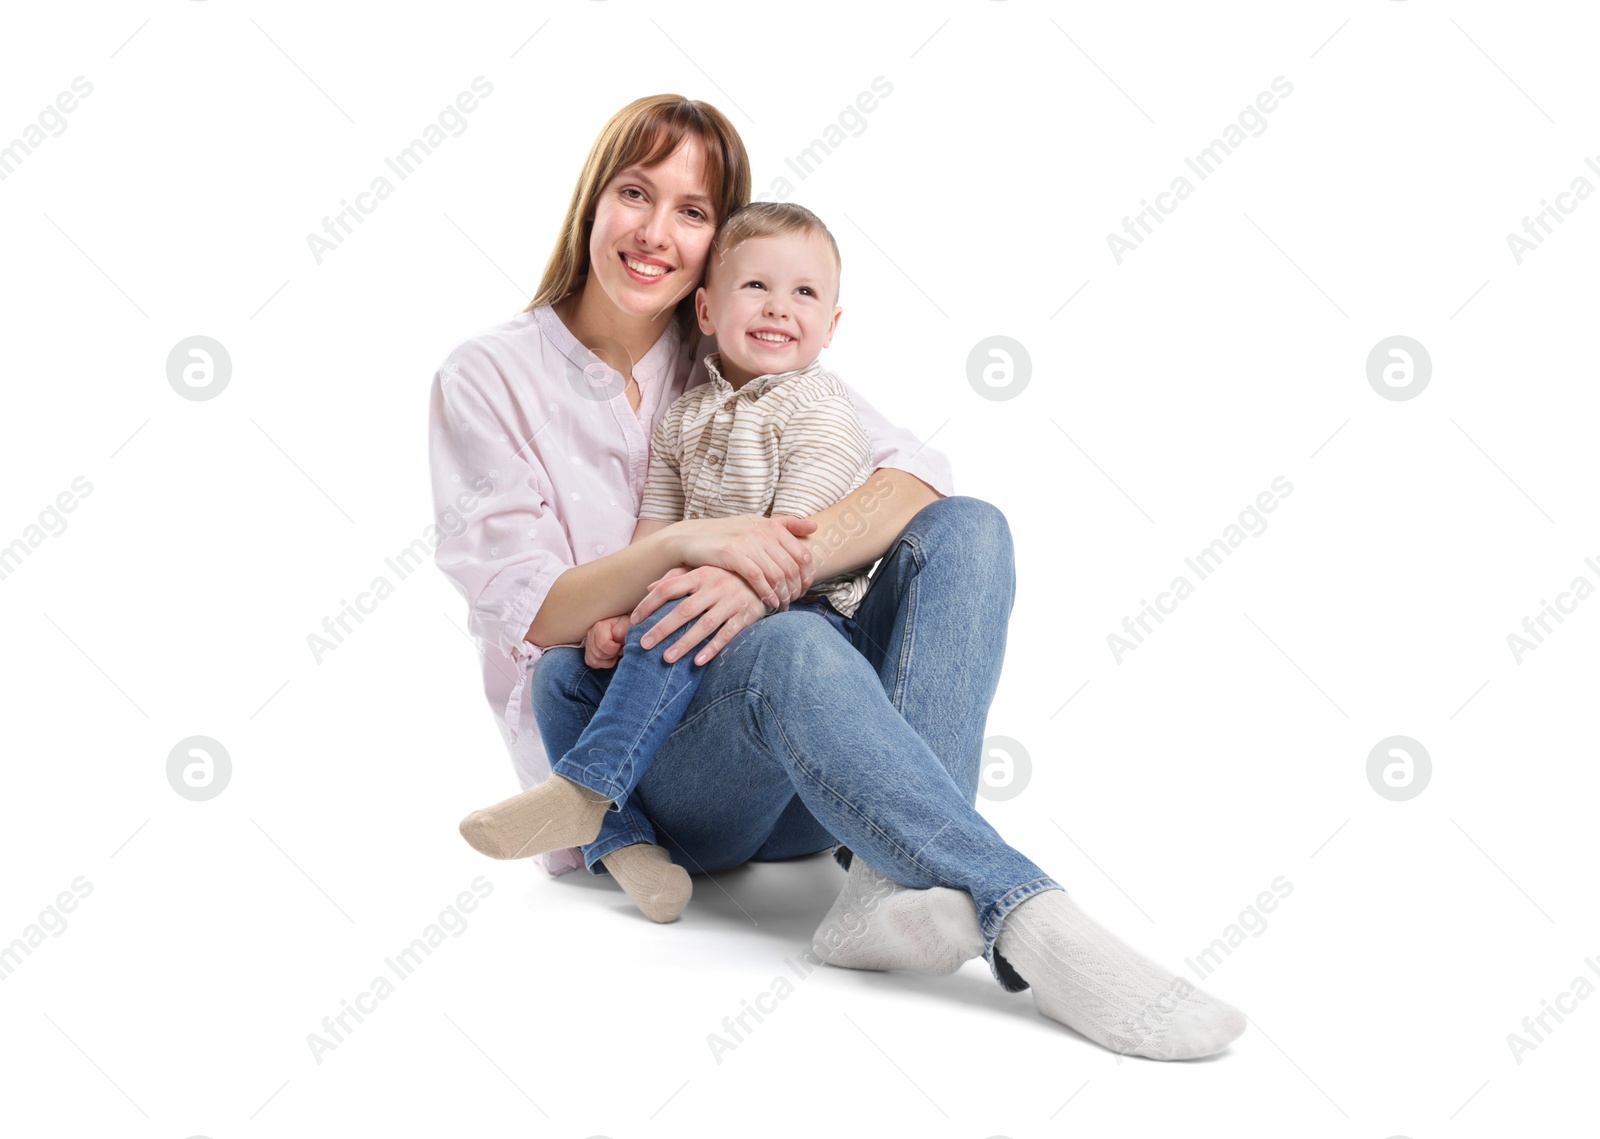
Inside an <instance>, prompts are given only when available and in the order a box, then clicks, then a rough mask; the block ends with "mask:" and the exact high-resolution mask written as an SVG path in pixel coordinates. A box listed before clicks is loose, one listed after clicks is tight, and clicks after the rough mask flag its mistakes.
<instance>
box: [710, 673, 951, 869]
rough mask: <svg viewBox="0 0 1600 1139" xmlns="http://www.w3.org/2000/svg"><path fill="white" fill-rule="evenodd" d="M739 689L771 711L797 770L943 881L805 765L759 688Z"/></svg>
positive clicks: (900, 851) (867, 825)
mask: <svg viewBox="0 0 1600 1139" xmlns="http://www.w3.org/2000/svg"><path fill="white" fill-rule="evenodd" d="M740 691H741V692H745V693H749V694H750V695H753V696H754V697H755V698H756V700H757V701H759V702H760V704H761V706H762V707H763V708H764V709H766V710H767V711H768V712H769V713H771V722H772V724H773V725H774V726H775V728H776V729H777V732H778V734H779V736H780V737H782V742H783V745H784V751H785V753H786V754H788V755H789V756H791V757H792V758H793V762H794V765H795V768H796V769H797V770H799V771H801V772H803V773H805V775H806V776H807V778H809V779H810V780H811V781H812V782H813V783H814V784H816V785H817V786H818V787H820V788H821V789H822V790H824V791H826V792H827V793H828V794H830V795H832V796H833V797H834V799H835V800H836V801H837V802H838V803H839V805H840V807H842V808H843V809H844V810H845V812H846V813H848V814H850V815H851V816H852V817H854V818H855V819H856V820H857V822H859V823H860V824H862V826H863V827H864V828H866V829H867V830H869V831H871V832H872V833H874V834H876V835H878V836H880V837H881V838H882V839H883V840H884V842H885V844H886V845H887V846H889V847H890V848H891V849H893V850H894V851H895V852H896V853H898V854H899V855H900V856H901V857H903V858H904V859H905V860H906V861H907V862H909V863H911V865H913V866H915V867H916V868H917V869H918V870H920V871H922V872H923V873H924V874H926V875H927V876H928V877H930V878H933V879H934V880H935V881H938V882H941V883H942V882H943V881H944V879H943V878H941V877H940V876H939V875H937V874H935V873H934V872H933V871H932V870H931V869H929V868H928V867H927V866H925V865H924V864H923V863H922V861H921V860H920V859H918V857H917V855H918V854H920V853H921V851H916V852H908V851H906V850H905V849H904V848H903V847H902V846H901V845H900V844H899V843H898V842H896V841H895V838H894V836H893V835H891V834H889V833H888V832H887V831H885V830H883V829H882V828H881V827H879V826H878V824H877V823H875V822H873V821H872V820H871V819H869V818H867V817H866V816H865V815H863V814H862V813H861V812H860V811H859V810H857V808H856V806H855V804H854V803H852V802H851V801H850V800H849V799H848V798H847V797H845V796H844V795H841V794H839V792H838V791H836V790H834V789H833V787H832V786H830V785H829V784H828V783H827V782H826V781H825V780H824V779H823V778H822V776H821V774H820V773H818V772H817V771H816V769H815V768H812V767H809V766H807V765H806V764H805V763H804V762H803V761H802V759H801V758H800V754H801V753H800V752H799V751H798V750H797V749H795V748H792V747H790V746H789V737H788V735H787V733H785V732H784V730H783V724H782V722H781V721H780V720H779V717H778V715H777V712H776V711H775V710H774V709H773V707H772V705H771V704H770V703H768V702H767V698H766V696H765V695H764V694H763V693H762V692H761V690H760V689H759V688H755V687H752V686H750V685H745V686H743V687H742V688H740ZM795 791H796V793H797V794H798V792H799V788H798V787H797V788H795ZM801 801H802V802H804V799H802V800H801ZM819 821H820V820H819ZM835 837H837V836H835ZM851 851H852V853H854V852H855V848H853V847H852V848H851Z"/></svg>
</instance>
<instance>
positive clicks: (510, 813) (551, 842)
mask: <svg viewBox="0 0 1600 1139" xmlns="http://www.w3.org/2000/svg"><path fill="white" fill-rule="evenodd" d="M610 807H611V800H610V799H607V798H606V797H605V796H603V795H601V794H600V793H599V792H598V791H591V790H589V788H587V787H584V786H581V785H579V784H577V783H574V782H573V781H572V780H570V779H567V778H565V777H563V776H560V775H552V776H550V778H549V779H546V780H545V781H544V782H543V783H541V784H539V785H538V786H537V787H530V788H529V789H528V790H526V791H523V792H522V793H521V794H518V795H513V796H511V798H509V799H504V800H502V801H501V802H498V803H496V804H495V805H494V806H492V807H484V808H483V809H482V810H480V811H473V812H472V814H470V815H468V816H467V817H466V818H464V819H462V820H461V837H462V838H464V839H466V840H467V842H468V843H470V844H471V846H472V848H473V849H474V850H480V851H482V852H483V853H484V854H487V855H488V856H489V857H490V858H529V857H531V856H533V855H535V854H543V853H545V851H548V850H560V849H561V848H562V847H568V846H582V845H583V844H584V843H586V842H593V841H594V840H595V838H596V837H598V836H599V834H600V824H601V823H602V822H604V821H605V816H606V811H607V810H608V809H610Z"/></svg>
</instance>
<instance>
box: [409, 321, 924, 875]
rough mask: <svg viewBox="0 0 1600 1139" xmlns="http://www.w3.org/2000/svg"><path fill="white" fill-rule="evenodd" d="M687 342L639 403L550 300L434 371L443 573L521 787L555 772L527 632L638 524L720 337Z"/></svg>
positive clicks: (901, 450) (570, 862) (643, 385)
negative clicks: (531, 704) (567, 583)
mask: <svg viewBox="0 0 1600 1139" xmlns="http://www.w3.org/2000/svg"><path fill="white" fill-rule="evenodd" d="M694 339H695V340H696V342H697V343H696V344H695V345H694V347H693V348H692V349H686V348H685V347H684V346H683V344H682V341H681V338H680V336H679V334H678V331H677V326H676V324H675V323H674V324H672V325H669V326H668V328H667V331H666V332H664V333H662V335H661V338H660V339H659V340H657V341H656V343H655V345H654V346H653V347H652V348H651V349H650V350H649V351H648V352H646V353H645V355H644V357H643V358H642V359H641V360H639V361H638V362H637V363H636V364H635V365H634V367H633V378H634V381H635V382H636V383H637V384H638V387H639V409H638V411H637V412H635V411H634V409H633V407H632V406H631V405H630V404H629V403H628V398H627V395H626V392H625V390H624V387H625V384H624V383H623V380H622V377H621V375H620V374H619V373H617V372H615V371H613V370H612V369H610V368H609V367H607V366H606V365H605V364H604V363H603V362H602V361H601V360H600V358H599V357H597V356H596V355H595V354H594V353H593V352H591V351H589V349H587V348H585V347H584V346H583V345H582V344H581V343H580V342H579V341H578V340H577V338H576V337H574V336H573V335H572V333H571V332H570V331H568V329H567V327H566V325H565V324H563V323H562V322H561V319H560V318H559V317H558V316H556V314H555V311H554V310H553V309H551V308H550V307H549V306H548V305H543V306H540V307H539V308H536V309H534V310H533V311H532V312H525V313H519V314H518V315H517V316H515V317H513V318H512V319H511V320H508V321H505V322H504V323H502V324H497V325H494V326H492V327H490V328H487V329H485V330H484V331H482V332H480V333H478V334H477V335H476V336H473V337H471V338H469V339H468V340H466V341H463V342H462V343H461V344H459V345H457V346H456V347H455V348H454V349H453V350H452V351H451V352H450V354H449V355H448V356H447V357H446V358H445V361H444V363H443V364H442V365H441V366H440V368H439V370H438V372H436V373H435V375H434V378H433V387H432V391H431V392H430V395H429V402H428V461H429V467H430V469H431V472H432V480H433V502H434V509H435V511H436V516H435V522H436V526H437V531H436V534H437V538H436V541H437V545H436V547H435V550H434V564H435V565H437V566H438V567H439V568H440V569H441V570H443V571H444V573H445V575H446V576H447V577H449V578H450V580H451V581H452V582H454V583H455V586H456V588H457V589H459V590H460V591H461V594H462V596H463V597H465V598H466V600H467V627H468V631H469V632H470V633H471V634H472V637H473V640H474V642H475V643H476V644H477V645H478V648H479V652H480V656H481V658H482V677H483V685H484V693H485V695H486V697H487V698H488V702H489V707H490V709H491V710H492V711H493V712H494V714H495V719H496V723H497V724H498V726H499V728H500V734H501V737H502V739H504V741H505V743H506V746H507V748H508V749H509V750H510V752H511V760H512V766H513V768H514V769H515V771H516V774H517V780H518V782H519V783H520V784H521V786H522V788H523V789H524V790H526V789H527V788H529V787H532V786H535V785H536V784H539V783H542V782H543V781H544V780H546V779H548V778H549V776H550V760H549V757H548V756H547V755H546V754H545V750H544V745H543V742H542V741H541V739H540V738H539V733H538V731H537V730H528V729H529V728H532V727H533V725H531V724H530V725H525V724H523V722H522V712H523V711H524V705H525V704H526V703H527V701H528V694H527V677H528V674H529V673H530V672H531V671H532V669H533V666H534V665H535V664H536V663H537V662H538V660H539V657H540V656H541V655H542V654H543V651H544V650H542V649H540V648H539V647H538V646H537V645H535V644H533V643H532V642H531V641H529V640H527V633H528V627H529V626H530V625H532V624H533V618H534V616H535V615H536V614H537V613H538V612H539V607H540V606H541V605H543V604H544V599H545V595H546V594H548V593H549V591H550V587H551V585H553V584H554V583H555V580H556V578H558V577H560V576H561V574H562V573H563V572H565V571H566V570H568V569H571V568H572V567H573V566H577V565H582V564H583V563H584V562H588V561H592V560H593V559H595V558H599V557H604V556H605V555H606V554H609V553H611V552H612V551H614V550H619V549H622V548H623V547H624V546H626V545H628V543H629V541H630V540H631V539H632V537H633V530H634V526H635V524H636V523H637V522H638V518H639V508H640V505H641V503H642V501H643V496H644V486H645V475H646V473H647V471H648V469H649V459H650V455H649V444H650V435H651V432H652V431H653V430H654V428H655V425H656V423H657V422H658V421H659V420H660V419H661V418H662V417H664V416H665V414H666V411H667V408H668V407H670V406H671V404H672V402H673V401H674V400H675V399H677V397H678V396H680V395H682V394H683V393H684V392H685V391H686V390H688V389H689V388H692V387H695V386H696V385H698V384H702V383H705V382H707V380H708V379H709V377H708V375H707V374H706V370H705V366H704V363H703V361H704V359H705V357H706V355H707V354H708V353H710V352H713V351H715V350H716V342H715V340H714V339H712V338H710V337H704V336H700V335H699V334H698V333H697V334H696V336H695V338H694ZM846 390H847V391H848V393H849V395H850V399H851V402H852V403H853V404H854V405H855V408H856V411H857V413H858V414H859V415H860V417H861V424H862V426H863V427H864V428H865V430H866V433H867V438H868V441H869V443H870V444H871V449H872V455H871V459H870V460H869V465H870V466H871V467H872V468H873V469H876V468H878V467H894V468H896V469H898V470H903V471H908V472H910V473H911V474H913V475H915V476H916V477H917V478H919V479H921V480H922V481H923V482H925V483H927V484H928V485H929V486H931V487H933V488H934V489H935V490H937V491H938V492H939V493H940V494H942V495H950V494H953V493H954V485H953V483H952V480H951V474H950V463H949V460H947V459H946V458H945V456H944V455H943V454H941V453H940V452H938V451H936V450H934V449H933V448H931V447H927V446H924V445H923V444H922V443H921V441H920V440H918V439H917V438H916V436H914V435H912V434H911V433H910V432H909V431H905V430H903V429H901V428H898V427H895V426H894V425H893V424H891V423H889V422H888V420H886V419H884V417H883V416H882V415H880V414H879V413H878V412H877V411H876V410H875V409H874V408H873V407H872V406H871V405H870V404H868V403H867V402H866V401H864V400H863V399H862V398H861V397H860V396H859V395H857V394H856V393H855V391H853V390H851V389H849V387H848V385H847V386H846ZM540 858H541V859H542V861H543V864H544V867H545V869H546V870H548V871H549V872H550V873H551V874H562V873H565V872H567V871H569V870H574V869H577V868H578V867H580V866H582V865H583V856H582V854H581V852H580V851H579V850H578V849H577V848H576V847H569V848H567V849H564V850H555V851H551V852H550V853H548V854H544V855H541V856H540Z"/></svg>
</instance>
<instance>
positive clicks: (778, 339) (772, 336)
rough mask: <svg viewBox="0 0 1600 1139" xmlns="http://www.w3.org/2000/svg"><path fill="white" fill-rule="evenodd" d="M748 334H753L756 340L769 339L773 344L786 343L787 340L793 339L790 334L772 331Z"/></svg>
mask: <svg viewBox="0 0 1600 1139" xmlns="http://www.w3.org/2000/svg"><path fill="white" fill-rule="evenodd" d="M750 335H752V336H754V337H755V338H756V339H757V340H770V341H772V342H773V343H774V344H787V343H788V342H789V341H791V340H793V339H794V337H792V336H779V335H778V334H777V333H774V332H752V333H751V334H750Z"/></svg>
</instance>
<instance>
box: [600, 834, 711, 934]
mask: <svg viewBox="0 0 1600 1139" xmlns="http://www.w3.org/2000/svg"><path fill="white" fill-rule="evenodd" d="M600 861H601V863H602V864H604V866H605V868H606V869H607V870H609V871H611V876H612V877H613V878H615V879H616V880H617V884H618V885H619V886H621V887H622V889H623V892H624V893H626V894H627V895H628V897H630V898H632V899H633V904H634V905H636V906H638V907H639V912H640V913H642V914H643V915H644V916H645V917H647V918H649V919H650V920H651V921H655V922H669V921H676V920H677V917H678V915H679V914H681V913H683V907H684V906H687V905H688V904H689V895H690V894H692V893H693V892H694V884H693V883H692V882H690V881H689V872H688V871H687V870H685V869H684V868H683V867H681V866H679V865H678V864H677V863H676V862H674V861H672V856H671V855H669V854H668V853H667V852H666V850H665V849H664V848H662V847H659V846H656V845H655V844H654V843H649V842H636V843H633V844H632V845H631V846H623V847H618V848H617V849H616V850H613V851H612V852H611V853H610V854H608V855H606V856H605V857H604V858H602V859H601V860H600Z"/></svg>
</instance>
